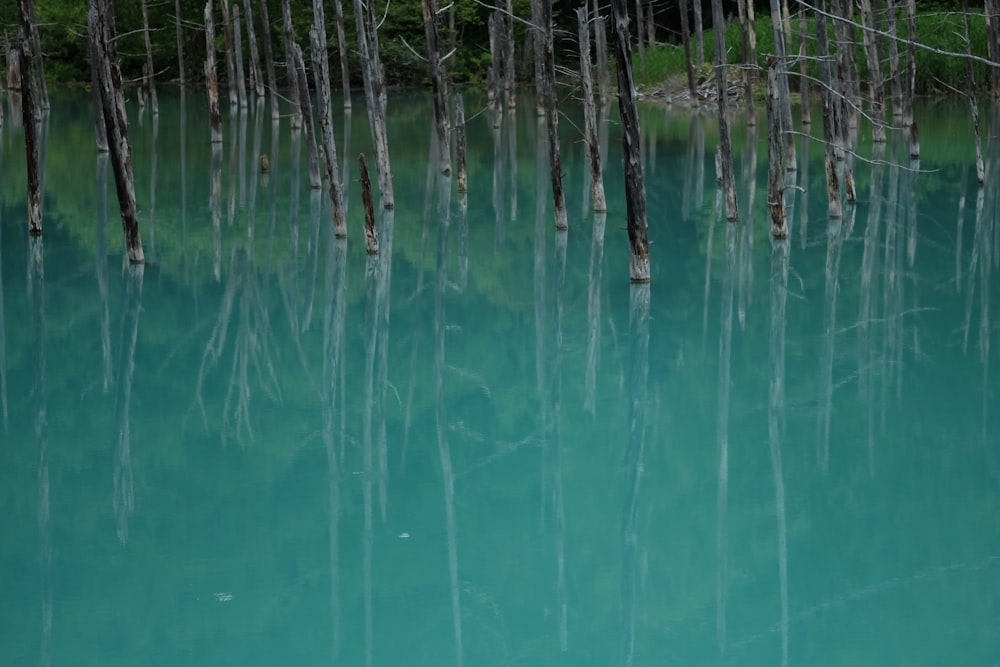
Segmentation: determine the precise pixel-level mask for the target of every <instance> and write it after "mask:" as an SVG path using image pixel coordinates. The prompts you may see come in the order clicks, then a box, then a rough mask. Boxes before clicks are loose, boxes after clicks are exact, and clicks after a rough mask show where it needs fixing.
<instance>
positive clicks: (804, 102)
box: [799, 8, 812, 162]
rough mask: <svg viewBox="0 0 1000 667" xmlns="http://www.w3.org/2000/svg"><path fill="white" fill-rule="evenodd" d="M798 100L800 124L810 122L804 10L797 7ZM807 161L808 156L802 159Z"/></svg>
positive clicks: (810, 111) (808, 123)
mask: <svg viewBox="0 0 1000 667" xmlns="http://www.w3.org/2000/svg"><path fill="white" fill-rule="evenodd" d="M799 100H800V104H801V106H802V124H803V125H811V124H812V110H811V106H812V105H811V104H810V102H811V100H810V98H809V60H808V59H807V58H806V10H805V9H804V8H800V9H799ZM804 161H805V162H808V161H809V160H808V158H806V160H804Z"/></svg>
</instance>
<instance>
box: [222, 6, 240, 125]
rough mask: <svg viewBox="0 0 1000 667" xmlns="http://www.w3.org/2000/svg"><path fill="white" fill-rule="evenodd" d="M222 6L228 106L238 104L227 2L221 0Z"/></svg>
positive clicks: (234, 54)
mask: <svg viewBox="0 0 1000 667" xmlns="http://www.w3.org/2000/svg"><path fill="white" fill-rule="evenodd" d="M221 5H222V38H223V41H224V42H225V45H226V86H227V88H228V90H229V106H231V107H234V106H236V105H237V104H238V103H239V94H238V93H237V92H236V81H237V79H236V53H235V51H234V50H233V32H232V30H233V25H232V16H231V15H230V14H229V0H221Z"/></svg>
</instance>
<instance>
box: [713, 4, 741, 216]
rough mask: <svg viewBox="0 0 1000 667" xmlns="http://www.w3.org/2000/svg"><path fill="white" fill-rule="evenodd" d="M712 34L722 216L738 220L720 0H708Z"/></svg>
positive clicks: (723, 28) (724, 41)
mask: <svg viewBox="0 0 1000 667" xmlns="http://www.w3.org/2000/svg"><path fill="white" fill-rule="evenodd" d="M712 33H713V34H714V35H715V91H716V95H717V96H718V106H719V153H718V154H719V160H720V165H719V166H720V169H719V172H720V175H721V176H722V190H723V193H724V194H725V198H726V219H727V220H729V221H730V222H736V221H737V220H739V217H740V214H739V208H738V206H737V204H736V179H735V177H734V175H733V151H732V147H731V144H730V140H729V96H728V92H727V89H728V88H729V86H728V83H727V81H726V37H725V19H724V18H723V14H722V0H712Z"/></svg>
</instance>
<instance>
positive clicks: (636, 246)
mask: <svg viewBox="0 0 1000 667" xmlns="http://www.w3.org/2000/svg"><path fill="white" fill-rule="evenodd" d="M611 11H612V14H613V17H614V22H615V63H616V65H617V69H618V109H619V111H620V112H621V118H622V155H623V158H624V163H625V206H626V209H627V212H628V241H629V279H630V280H631V281H632V282H633V283H648V282H649V279H650V273H649V240H648V227H647V224H646V182H645V178H644V177H643V173H642V160H640V159H639V117H638V114H637V113H636V109H635V103H636V99H635V97H636V96H635V84H634V83H633V80H632V49H631V47H630V45H629V29H628V10H627V9H626V8H625V0H611Z"/></svg>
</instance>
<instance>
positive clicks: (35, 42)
mask: <svg viewBox="0 0 1000 667" xmlns="http://www.w3.org/2000/svg"><path fill="white" fill-rule="evenodd" d="M18 6H19V7H20V0H18ZM26 9H27V10H28V16H27V18H28V27H29V30H28V37H29V38H30V39H31V55H32V58H31V59H32V62H33V63H34V67H33V68H32V69H31V70H28V71H24V70H22V74H25V75H29V76H37V77H38V107H39V108H40V109H42V110H47V109H48V108H49V86H48V83H46V81H45V61H44V59H43V58H42V40H41V38H40V37H39V35H38V17H37V16H35V3H34V0H29V2H28V3H27V7H26Z"/></svg>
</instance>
